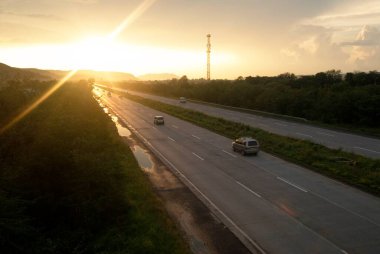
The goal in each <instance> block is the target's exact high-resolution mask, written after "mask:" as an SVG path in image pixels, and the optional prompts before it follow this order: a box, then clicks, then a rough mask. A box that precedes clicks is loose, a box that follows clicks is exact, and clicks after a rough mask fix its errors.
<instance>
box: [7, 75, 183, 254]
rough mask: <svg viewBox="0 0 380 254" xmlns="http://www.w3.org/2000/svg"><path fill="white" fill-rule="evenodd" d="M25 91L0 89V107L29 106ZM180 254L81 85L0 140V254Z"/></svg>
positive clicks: (67, 88) (131, 161)
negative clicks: (0, 103)
mask: <svg viewBox="0 0 380 254" xmlns="http://www.w3.org/2000/svg"><path fill="white" fill-rule="evenodd" d="M25 87H26V86H20V87H19V88H18V89H17V86H14V87H9V88H5V89H3V90H1V93H0V101H1V102H2V106H4V105H8V104H7V102H9V103H11V104H10V105H11V106H10V105H8V107H9V109H10V108H11V107H14V106H18V107H19V108H23V107H24V106H25V105H21V104H23V102H31V99H29V97H28V96H29V95H26V94H27V93H28V92H27V93H25V92H24V91H25ZM14 89H15V90H14ZM17 90H18V91H17ZM28 91H29V90H28ZM30 91H31V90H30ZM6 97H9V98H6ZM32 97H33V96H32ZM11 98H13V99H12V100H11ZM19 99H20V100H19ZM14 100H15V101H14ZM13 103H15V104H13ZM18 104H19V105H18ZM6 112H8V114H7V115H5V118H8V116H9V110H7V111H6ZM5 118H4V116H2V119H1V120H2V121H3V122H4V121H5ZM186 252H187V247H186V246H185V245H184V243H183V241H182V239H181V237H180V236H179V234H178V232H177V231H176V229H175V226H174V225H173V223H171V221H170V220H169V219H168V217H167V215H166V214H165V213H164V212H163V209H162V208H161V204H160V203H159V202H158V201H157V198H156V197H155V196H154V195H153V194H152V189H151V187H150V184H149V183H148V181H147V179H146V178H145V176H144V174H143V172H142V171H141V170H140V169H139V167H138V164H137V162H136V160H135V158H134V157H133V154H132V152H131V151H130V149H129V148H128V147H127V146H126V145H125V144H124V143H123V142H122V141H121V139H120V137H119V136H118V134H117V130H116V127H115V126H114V124H113V122H112V121H111V120H110V119H109V117H108V116H107V115H106V114H104V112H103V111H102V109H101V108H100V107H99V106H98V104H97V102H96V101H95V100H94V98H93V97H92V95H91V87H90V86H88V85H87V83H86V82H81V83H72V84H66V85H64V86H63V87H62V88H60V89H59V90H58V91H57V92H56V93H55V94H53V95H52V96H51V97H50V98H49V99H47V100H46V101H45V102H44V103H43V104H41V105H40V106H39V107H38V108H36V109H35V110H34V111H33V112H32V113H31V114H30V115H28V116H27V117H26V118H25V119H23V120H22V121H21V122H19V123H18V124H16V125H15V126H14V127H12V128H10V129H8V130H7V131H6V132H4V133H2V134H0V253H14V254H17V253H186Z"/></svg>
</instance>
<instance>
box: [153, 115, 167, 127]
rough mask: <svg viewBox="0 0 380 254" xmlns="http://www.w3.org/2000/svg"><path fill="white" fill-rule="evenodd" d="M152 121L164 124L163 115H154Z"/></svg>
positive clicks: (156, 123)
mask: <svg viewBox="0 0 380 254" xmlns="http://www.w3.org/2000/svg"><path fill="white" fill-rule="evenodd" d="M153 123H154V124H155V125H160V124H165V120H164V117H163V116H155V117H154V121H153Z"/></svg>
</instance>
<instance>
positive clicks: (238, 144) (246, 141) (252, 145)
mask: <svg viewBox="0 0 380 254" xmlns="http://www.w3.org/2000/svg"><path fill="white" fill-rule="evenodd" d="M232 150H233V151H234V152H239V153H241V154H242V155H246V154H254V155H257V154H258V152H259V151H260V144H259V142H258V141H257V140H256V139H253V138H251V137H241V138H238V139H236V140H235V141H234V142H232Z"/></svg>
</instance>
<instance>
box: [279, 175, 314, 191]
mask: <svg viewBox="0 0 380 254" xmlns="http://www.w3.org/2000/svg"><path fill="white" fill-rule="evenodd" d="M277 179H278V180H281V181H283V182H285V183H287V184H289V185H291V186H293V187H294V188H297V189H299V190H300V191H303V192H307V190H305V189H303V188H301V187H299V186H298V185H295V184H294V183H291V182H289V181H288V180H286V179H284V178H282V177H279V176H277Z"/></svg>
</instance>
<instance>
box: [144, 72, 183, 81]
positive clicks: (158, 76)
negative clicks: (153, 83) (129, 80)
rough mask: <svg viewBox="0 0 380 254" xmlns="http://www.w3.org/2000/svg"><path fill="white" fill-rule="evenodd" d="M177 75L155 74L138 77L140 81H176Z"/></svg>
mask: <svg viewBox="0 0 380 254" xmlns="http://www.w3.org/2000/svg"><path fill="white" fill-rule="evenodd" d="M178 78H179V77H178V76H177V75H174V74H171V73H156V74H145V75H141V76H138V79H140V80H168V79H178Z"/></svg>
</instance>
